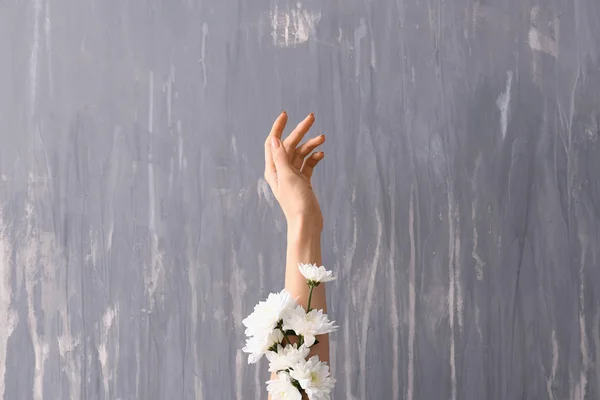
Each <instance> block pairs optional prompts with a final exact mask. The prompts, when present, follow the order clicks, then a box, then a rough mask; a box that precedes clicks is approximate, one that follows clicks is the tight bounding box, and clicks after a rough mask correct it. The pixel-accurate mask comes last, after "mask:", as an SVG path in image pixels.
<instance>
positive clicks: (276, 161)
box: [265, 111, 329, 399]
mask: <svg viewBox="0 0 600 400" xmlns="http://www.w3.org/2000/svg"><path fill="white" fill-rule="evenodd" d="M287 120H288V116H287V113H286V112H285V111H284V112H283V113H281V114H280V115H279V117H278V118H277V120H275V123H274V124H273V127H272V129H271V132H270V133H269V136H268V137H267V140H266V141H265V179H266V181H267V182H268V183H269V186H270V187H271V190H272V191H273V194H274V195H275V198H276V199H277V201H278V203H279V205H280V206H281V209H282V210H283V214H284V215H285V218H286V221H287V252H286V267H285V288H286V289H287V290H288V291H289V292H290V293H291V295H292V296H293V297H294V298H297V301H298V304H302V305H304V306H305V307H306V304H307V302H308V294H309V289H308V285H307V284H306V279H305V278H304V277H303V276H302V274H300V272H299V271H298V263H313V264H317V265H321V264H322V259H321V232H322V230H323V215H322V214H321V207H320V206H319V202H318V200H317V197H316V196H315V193H314V191H313V188H312V185H311V178H312V174H313V171H314V168H315V167H316V166H317V164H318V163H319V161H321V160H322V159H323V157H324V156H325V154H324V153H323V152H322V151H318V152H315V151H314V150H315V149H317V147H319V146H320V145H322V144H323V143H324V142H325V135H319V136H316V137H313V138H310V139H308V140H307V141H305V142H304V143H302V144H301V143H300V142H301V141H302V139H303V138H304V136H305V135H306V134H307V133H308V131H309V130H310V128H311V126H312V124H313V123H314V121H315V116H314V114H312V113H311V114H310V115H309V116H308V117H306V118H305V119H304V120H303V121H302V122H300V123H299V124H298V126H296V128H295V129H294V130H293V131H292V132H291V133H290V134H289V135H288V136H287V137H286V138H285V140H282V139H281V138H282V135H283V131H284V129H285V127H286V124H287ZM311 308H315V309H322V310H323V311H324V312H327V304H326V298H325V284H321V285H319V286H318V287H316V288H315V289H314V290H313V294H312V299H311ZM317 340H318V341H319V343H317V344H316V345H314V346H313V347H312V348H311V352H310V355H309V357H312V356H313V355H317V356H319V359H320V360H321V361H326V362H327V363H329V337H328V335H322V336H317ZM269 399H270V397H269Z"/></svg>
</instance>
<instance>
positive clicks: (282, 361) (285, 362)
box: [266, 344, 310, 372]
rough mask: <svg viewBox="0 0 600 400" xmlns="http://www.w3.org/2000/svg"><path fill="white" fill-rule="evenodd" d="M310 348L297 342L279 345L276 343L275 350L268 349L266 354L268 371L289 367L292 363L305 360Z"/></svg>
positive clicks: (277, 370)
mask: <svg viewBox="0 0 600 400" xmlns="http://www.w3.org/2000/svg"><path fill="white" fill-rule="evenodd" d="M309 352H310V349H309V348H308V347H306V346H300V348H298V345H297V344H294V345H287V346H285V347H281V345H277V352H274V351H269V352H267V354H266V356H267V359H268V360H269V372H279V371H284V370H286V369H288V368H290V367H291V366H292V365H295V364H297V363H298V362H300V361H302V360H305V359H306V357H307V356H308V353H309Z"/></svg>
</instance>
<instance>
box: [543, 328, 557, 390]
mask: <svg viewBox="0 0 600 400" xmlns="http://www.w3.org/2000/svg"><path fill="white" fill-rule="evenodd" d="M556 371H558V340H557V339H556V330H554V329H553V330H552V372H551V374H550V377H549V378H546V392H547V393H548V398H549V399H550V400H555V399H556V397H554V390H553V389H552V387H553V386H554V379H555V378H556Z"/></svg>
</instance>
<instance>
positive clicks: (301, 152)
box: [292, 135, 325, 169]
mask: <svg viewBox="0 0 600 400" xmlns="http://www.w3.org/2000/svg"><path fill="white" fill-rule="evenodd" d="M323 143H325V135H319V136H317V137H314V138H311V139H309V140H307V141H306V142H305V143H303V144H302V145H301V146H300V147H298V148H296V151H295V152H294V156H293V157H292V165H293V166H294V167H296V168H298V169H301V168H302V163H303V162H304V159H305V158H306V157H307V156H308V155H309V154H310V153H312V151H313V150H314V149H316V148H317V147H319V146H320V145H322V144H323Z"/></svg>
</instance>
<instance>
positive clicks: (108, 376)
mask: <svg viewBox="0 0 600 400" xmlns="http://www.w3.org/2000/svg"><path fill="white" fill-rule="evenodd" d="M118 314H119V309H118V306H114V307H109V308H107V309H106V311H105V312H104V315H103V316H102V321H101V326H100V338H99V340H98V342H99V345H98V361H99V362H100V368H101V369H102V383H103V385H104V398H105V399H107V400H108V399H110V393H111V392H110V383H111V381H113V380H114V378H115V377H116V376H118V368H119V362H118V361H119V332H118V329H119V325H118V324H116V325H114V326H113V322H114V321H115V319H117V318H118ZM113 331H114V333H112V332H113ZM111 334H112V335H111ZM110 339H112V340H110ZM110 343H114V346H115V351H114V352H113V353H112V354H109V352H108V349H107V347H108V346H109V344H110Z"/></svg>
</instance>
